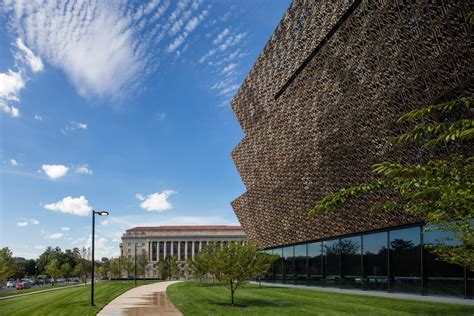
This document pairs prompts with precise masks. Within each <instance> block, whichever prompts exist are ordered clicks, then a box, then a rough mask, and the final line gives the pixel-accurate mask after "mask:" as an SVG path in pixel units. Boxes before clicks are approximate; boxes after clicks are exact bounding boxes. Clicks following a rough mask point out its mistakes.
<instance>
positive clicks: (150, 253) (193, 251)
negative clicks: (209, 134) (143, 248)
mask: <svg viewBox="0 0 474 316" xmlns="http://www.w3.org/2000/svg"><path fill="white" fill-rule="evenodd" d="M182 242H184V260H187V259H188V251H187V250H188V244H189V243H191V256H192V258H193V259H194V255H195V254H197V252H199V251H200V250H201V249H202V247H203V243H205V244H206V245H207V244H209V243H215V242H217V243H221V244H222V243H224V242H235V241H234V240H225V241H224V240H219V241H214V240H210V241H208V240H196V241H188V240H186V241H184V240H183V241H162V243H163V244H162V245H163V254H162V255H161V256H160V241H149V242H148V247H147V248H148V258H149V260H150V261H154V260H153V248H154V247H153V243H156V259H157V260H156V261H159V260H160V259H164V258H165V257H166V256H167V255H168V253H167V249H166V248H167V243H171V245H170V253H169V255H171V256H174V255H175V253H174V243H177V244H178V246H177V250H178V251H177V257H178V260H181V243H182ZM240 242H244V241H240ZM196 243H198V245H199V246H198V251H196Z"/></svg>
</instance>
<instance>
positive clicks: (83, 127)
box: [71, 121, 87, 130]
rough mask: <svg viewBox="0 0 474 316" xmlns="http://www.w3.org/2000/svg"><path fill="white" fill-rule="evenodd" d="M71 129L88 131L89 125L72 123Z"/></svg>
mask: <svg viewBox="0 0 474 316" xmlns="http://www.w3.org/2000/svg"><path fill="white" fill-rule="evenodd" d="M71 129H73V130H74V129H87V124H85V123H81V122H75V121H71Z"/></svg>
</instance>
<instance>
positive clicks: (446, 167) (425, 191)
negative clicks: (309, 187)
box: [310, 97, 474, 271]
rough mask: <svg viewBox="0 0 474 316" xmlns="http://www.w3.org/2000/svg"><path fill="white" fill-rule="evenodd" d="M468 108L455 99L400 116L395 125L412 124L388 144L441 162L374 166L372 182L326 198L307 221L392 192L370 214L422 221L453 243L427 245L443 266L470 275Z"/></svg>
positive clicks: (473, 213) (471, 128) (473, 196)
mask: <svg viewBox="0 0 474 316" xmlns="http://www.w3.org/2000/svg"><path fill="white" fill-rule="evenodd" d="M473 103H474V102H473V98H472V97H469V98H460V99H457V100H454V101H450V102H446V103H441V104H435V105H431V106H428V107H425V108H422V109H417V110H413V111H411V112H409V113H407V114H405V115H403V116H402V117H401V118H400V119H399V120H398V123H399V124H410V123H411V124H416V125H415V126H414V127H412V128H411V129H410V130H409V131H408V132H406V133H403V134H401V135H398V136H396V137H393V138H391V139H390V140H389V141H388V143H387V145H388V146H397V145H399V144H407V143H415V144H416V145H417V146H418V148H419V149H420V151H421V155H420V156H421V157H423V155H427V154H429V153H430V154H433V155H434V156H437V157H441V158H439V159H431V160H428V159H423V158H421V159H420V160H421V162H417V163H399V162H393V161H387V162H381V163H377V164H375V165H374V166H373V172H374V173H375V175H376V176H377V180H375V181H373V182H370V183H366V184H362V185H358V186H354V187H351V188H347V189H342V190H340V191H339V192H336V193H333V194H331V195H328V196H326V197H325V198H324V199H322V200H321V201H320V202H318V203H317V204H316V206H315V207H314V208H313V209H312V210H311V211H310V216H316V215H318V214H322V213H325V212H330V211H335V210H338V209H340V207H341V206H342V205H344V204H345V203H347V202H348V201H350V200H351V199H354V198H356V197H358V196H360V195H362V194H367V193H370V192H374V191H378V190H381V189H384V190H391V191H393V192H395V193H396V195H395V198H393V199H392V200H390V201H384V202H383V203H381V204H377V205H374V206H373V208H372V210H373V211H380V210H383V211H391V210H404V211H405V212H407V213H409V214H412V215H414V216H415V217H416V218H423V219H424V220H425V222H426V223H427V224H428V225H429V227H430V229H433V230H439V231H443V232H450V233H452V234H453V235H454V236H455V238H456V239H457V241H458V242H457V243H454V244H453V243H452V241H451V240H450V241H446V242H445V243H442V241H440V242H441V243H440V244H439V245H436V246H434V245H432V249H433V251H434V252H435V253H436V254H437V255H438V256H439V257H440V258H441V259H442V260H444V261H446V262H450V263H454V264H459V265H462V266H464V267H467V268H468V269H470V270H471V271H474V230H473V226H474V157H473V156H472V148H473V137H474V119H473V114H472V113H473V112H472V111H473Z"/></svg>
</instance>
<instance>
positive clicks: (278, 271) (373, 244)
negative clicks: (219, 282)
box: [231, 0, 474, 299]
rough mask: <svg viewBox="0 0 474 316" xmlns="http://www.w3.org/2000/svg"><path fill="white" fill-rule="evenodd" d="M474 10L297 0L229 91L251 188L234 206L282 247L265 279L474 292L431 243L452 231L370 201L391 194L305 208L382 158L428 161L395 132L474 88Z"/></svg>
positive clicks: (240, 162)
mask: <svg viewBox="0 0 474 316" xmlns="http://www.w3.org/2000/svg"><path fill="white" fill-rule="evenodd" d="M471 11H472V7H471V4H470V1H466V0H460V1H431V2H426V1H382V0H376V1H362V0H319V1H316V0H294V1H293V2H292V3H291V5H290V7H289V9H288V10H287V12H286V13H285V14H284V16H283V18H282V20H281V21H280V23H279V24H278V26H277V28H276V30H275V31H274V33H273V34H272V35H271V38H270V39H269V41H268V43H267V44H266V45H265V47H264V49H263V51H262V52H261V54H260V56H259V57H258V59H257V60H256V62H255V64H254V66H253V67H252V69H251V70H250V72H249V74H248V75H247V77H246V79H245V81H244V82H243V84H242V86H241V87H240V89H239V91H238V93H237V94H236V96H235V97H234V99H233V100H232V103H231V106H232V109H233V111H234V113H235V115H236V117H237V120H238V121H239V123H240V126H241V128H242V130H243V131H244V134H245V136H244V138H243V139H242V141H241V142H240V143H239V144H238V145H237V147H236V148H235V149H234V150H233V152H232V158H233V160H234V162H235V165H236V167H237V169H238V171H239V174H240V176H241V178H242V181H243V182H244V184H245V187H246V189H247V191H246V192H245V193H244V194H243V195H241V196H240V197H238V198H237V199H236V200H235V201H233V202H232V207H233V209H234V211H235V213H236V215H237V217H238V219H239V221H240V223H241V225H242V227H243V229H244V231H245V233H246V234H247V235H248V237H249V239H252V240H256V241H258V242H259V243H260V244H261V245H262V246H263V247H264V248H265V249H266V250H265V251H267V252H268V253H272V254H277V255H278V256H279V258H280V259H279V260H278V261H277V262H275V263H274V264H273V267H272V269H271V271H270V272H269V273H268V275H267V276H266V280H267V281H269V282H279V283H290V284H302V285H310V286H325V287H338V288H349V289H350V288H353V289H363V290H373V291H389V292H403V293H418V294H422V295H446V296H455V297H464V298H470V299H472V298H473V295H474V275H473V273H472V272H471V271H469V270H467V269H464V268H462V267H460V266H456V265H452V264H448V263H445V262H443V261H440V260H438V259H437V258H436V257H435V256H434V254H433V253H432V252H430V250H429V249H428V245H431V244H436V243H438V242H439V240H440V238H442V237H446V234H444V236H443V234H441V233H439V232H435V231H431V232H428V231H425V230H424V223H423V220H422V219H420V218H414V217H412V216H410V215H408V214H406V213H404V212H402V211H394V212H391V213H383V212H381V213H376V214H373V213H370V211H369V209H370V207H371V206H372V205H374V204H375V203H378V202H381V201H384V200H386V199H387V198H389V197H390V193H389V192H381V193H377V194H369V195H366V196H363V197H361V198H358V199H356V200H354V201H351V202H350V203H348V204H347V205H345V206H344V207H343V208H342V210H341V211H340V212H336V213H329V214H324V215H319V216H317V217H315V218H310V217H309V216H308V211H309V210H310V209H312V208H313V207H314V205H315V204H316V203H317V202H318V201H319V200H321V199H322V198H323V197H324V196H326V195H327V194H330V193H332V192H335V191H337V190H339V189H342V188H345V187H349V186H353V185H357V184H361V183H365V182H368V181H370V180H371V179H373V174H372V172H371V169H372V167H371V166H372V165H373V164H374V163H377V162H380V161H390V160H396V161H404V162H416V161H417V159H420V157H419V154H418V151H417V149H416V148H408V147H407V148H389V147H387V146H385V144H386V141H387V139H388V138H389V137H391V136H393V135H396V134H397V133H398V132H399V126H397V124H396V120H397V119H398V118H399V117H400V116H401V115H402V114H404V113H406V112H407V111H409V110H412V109H414V108H417V107H421V106H425V105H429V104H435V103H438V102H442V101H447V100H452V99H453V98H456V97H459V96H461V95H463V94H466V91H468V92H467V93H469V91H472V88H473V80H472V71H473V65H474V63H473V58H472V53H473V52H474V49H473V43H472V25H471V24H469V22H468V19H467V16H468V15H469V13H470V12H471ZM454 242H455V241H453V243H454Z"/></svg>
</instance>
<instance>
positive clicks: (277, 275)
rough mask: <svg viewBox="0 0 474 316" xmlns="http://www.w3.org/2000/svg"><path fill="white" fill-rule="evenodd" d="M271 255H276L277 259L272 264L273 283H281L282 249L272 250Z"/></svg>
mask: <svg viewBox="0 0 474 316" xmlns="http://www.w3.org/2000/svg"><path fill="white" fill-rule="evenodd" d="M273 254H274V255H276V256H277V258H278V259H277V260H275V262H274V263H273V280H274V281H275V282H283V258H282V248H276V249H273Z"/></svg>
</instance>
